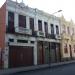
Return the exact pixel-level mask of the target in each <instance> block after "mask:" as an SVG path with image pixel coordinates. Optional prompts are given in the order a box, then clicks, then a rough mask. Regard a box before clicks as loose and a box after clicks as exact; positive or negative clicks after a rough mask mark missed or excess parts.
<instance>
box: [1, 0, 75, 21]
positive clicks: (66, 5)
mask: <svg viewBox="0 0 75 75" xmlns="http://www.w3.org/2000/svg"><path fill="white" fill-rule="evenodd" d="M13 1H16V0H13ZM17 1H18V2H21V1H22V0H17ZM23 1H24V3H25V4H26V5H28V6H30V7H32V8H38V9H40V10H43V11H45V12H47V13H50V14H52V13H54V12H56V11H58V10H63V11H62V12H60V13H56V14H55V15H56V16H61V15H62V14H63V15H64V16H65V18H66V19H67V20H71V19H73V21H74V22H75V0H23ZM4 2H5V0H0V6H1V5H2V4H3V3H4Z"/></svg>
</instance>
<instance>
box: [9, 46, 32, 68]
mask: <svg viewBox="0 0 75 75" xmlns="http://www.w3.org/2000/svg"><path fill="white" fill-rule="evenodd" d="M31 65H33V47H19V46H10V47H9V67H10V68H12V67H24V66H31Z"/></svg>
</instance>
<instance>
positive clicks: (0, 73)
mask: <svg viewBox="0 0 75 75" xmlns="http://www.w3.org/2000/svg"><path fill="white" fill-rule="evenodd" d="M74 63H75V61H68V62H60V63H52V64H45V65H37V66H30V67H21V68H13V69H4V70H0V75H6V74H15V73H21V72H27V71H34V70H39V69H45V68H49V67H51V68H54V67H59V66H63V65H69V64H74Z"/></svg>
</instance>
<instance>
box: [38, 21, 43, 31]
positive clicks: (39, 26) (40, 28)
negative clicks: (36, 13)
mask: <svg viewBox="0 0 75 75" xmlns="http://www.w3.org/2000/svg"><path fill="white" fill-rule="evenodd" d="M38 29H39V31H42V20H38Z"/></svg>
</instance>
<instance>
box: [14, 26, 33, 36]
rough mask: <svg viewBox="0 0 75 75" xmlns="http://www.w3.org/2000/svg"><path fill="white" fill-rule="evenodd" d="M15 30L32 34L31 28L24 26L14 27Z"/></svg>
mask: <svg viewBox="0 0 75 75" xmlns="http://www.w3.org/2000/svg"><path fill="white" fill-rule="evenodd" d="M15 32H17V33H21V34H28V35H32V30H31V29H28V28H24V27H15Z"/></svg>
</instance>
